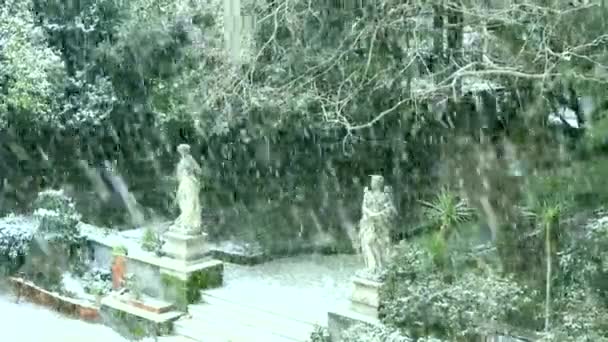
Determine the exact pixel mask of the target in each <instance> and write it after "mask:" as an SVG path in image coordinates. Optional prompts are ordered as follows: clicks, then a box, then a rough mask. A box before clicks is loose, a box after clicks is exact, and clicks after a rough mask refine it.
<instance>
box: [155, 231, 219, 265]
mask: <svg viewBox="0 0 608 342" xmlns="http://www.w3.org/2000/svg"><path fill="white" fill-rule="evenodd" d="M164 237H165V245H164V246H163V251H164V252H165V254H166V255H167V256H168V257H170V258H173V259H177V260H182V261H185V262H190V261H195V260H199V259H202V258H203V257H205V256H207V255H208V254H209V248H208V246H207V244H206V241H205V236H204V235H202V234H201V235H183V234H179V233H175V232H167V233H165V236H164Z"/></svg>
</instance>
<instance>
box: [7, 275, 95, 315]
mask: <svg viewBox="0 0 608 342" xmlns="http://www.w3.org/2000/svg"><path fill="white" fill-rule="evenodd" d="M9 282H10V284H11V286H12V288H13V290H14V291H15V294H16V295H17V298H18V299H21V298H25V299H27V300H28V301H30V302H33V303H36V304H39V305H42V306H45V307H47V308H50V309H52V310H54V311H57V312H60V313H62V314H65V315H67V316H70V317H74V318H78V319H81V320H84V321H89V322H99V321H100V316H99V308H98V307H95V306H93V305H90V304H88V303H84V302H83V301H79V300H77V299H73V298H69V297H65V296H62V295H59V294H57V293H53V292H49V291H47V290H45V289H43V288H40V287H38V286H36V285H35V284H33V283H31V282H28V281H26V280H24V279H22V278H17V277H10V278H9Z"/></svg>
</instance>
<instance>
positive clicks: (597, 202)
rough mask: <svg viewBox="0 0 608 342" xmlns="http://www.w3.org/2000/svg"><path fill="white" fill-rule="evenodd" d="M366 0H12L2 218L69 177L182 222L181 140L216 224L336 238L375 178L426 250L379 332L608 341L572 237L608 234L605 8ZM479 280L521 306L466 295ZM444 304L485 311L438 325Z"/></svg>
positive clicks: (595, 260) (109, 204)
mask: <svg viewBox="0 0 608 342" xmlns="http://www.w3.org/2000/svg"><path fill="white" fill-rule="evenodd" d="M355 3H357V2H355ZM355 3H353V5H352V6H351V5H348V4H347V2H335V1H312V0H286V1H272V0H269V1H262V2H256V3H243V4H242V8H241V17H239V18H236V17H234V16H231V14H230V13H225V12H224V5H225V4H224V3H223V2H222V1H219V0H210V1H206V2H198V1H188V0H171V1H168V0H167V1H165V0H132V1H121V0H99V1H93V0H78V1H77V0H73V1H60V0H44V1H42V0H41V1H39V0H0V161H1V162H0V178H1V179H0V189H2V191H1V192H0V212H2V214H4V213H8V212H19V211H27V210H30V209H31V205H30V203H33V199H34V198H35V197H36V194H37V193H38V191H40V190H42V189H46V188H63V189H65V191H66V192H67V193H69V195H70V196H71V197H72V198H74V199H75V205H76V207H77V208H78V211H79V212H81V213H82V214H83V220H84V221H88V222H92V223H97V224H102V225H108V226H112V227H115V228H124V227H128V226H133V225H136V224H140V223H141V220H140V218H138V217H136V216H137V215H136V213H143V215H144V218H145V219H146V220H157V219H159V218H160V219H163V218H170V217H172V216H174V215H175V210H176V208H175V205H174V204H173V194H174V189H175V184H174V183H173V178H172V172H173V168H174V165H175V163H176V158H177V157H176V153H175V147H176V146H177V145H178V144H180V143H189V144H191V145H192V147H193V154H194V155H195V158H196V159H197V160H199V161H200V163H201V164H202V166H203V167H204V169H205V179H204V191H203V194H202V199H203V203H204V204H205V210H206V213H205V215H207V216H209V219H213V222H214V225H212V231H211V232H210V233H211V235H212V236H213V237H214V238H222V239H226V238H231V237H236V238H241V239H247V240H256V241H258V242H260V243H261V244H262V245H264V246H265V248H267V249H268V250H270V251H271V252H273V253H280V252H282V251H285V250H286V249H289V248H292V247H293V248H295V247H294V246H298V247H300V248H302V246H316V247H318V248H321V247H322V248H329V249H333V250H336V249H337V250H342V251H343V250H350V249H351V240H352V238H353V237H354V236H355V233H354V232H355V230H356V222H357V220H358V218H359V216H358V215H359V207H360V201H361V195H362V189H363V187H364V186H366V185H367V182H368V175H370V174H378V173H379V174H383V175H384V176H385V177H386V178H387V181H388V183H390V184H391V185H392V186H393V188H394V194H395V196H396V202H397V207H398V209H399V212H400V223H399V225H398V227H397V229H396V230H395V232H394V238H395V241H398V240H401V239H403V238H406V237H407V238H410V239H411V238H412V236H418V238H419V240H420V241H419V242H417V243H419V244H420V246H421V247H420V248H421V250H416V252H415V253H418V254H416V255H418V256H420V258H416V259H415V260H418V261H417V262H421V261H420V260H426V259H424V258H422V256H425V258H426V256H428V258H429V259H428V260H430V261H429V262H428V263H427V264H425V265H426V266H424V267H422V266H420V267H421V268H420V269H417V270H414V271H412V270H403V269H399V268H395V269H393V270H392V271H391V272H392V273H391V274H390V275H389V278H390V277H393V278H394V279H400V280H403V279H408V282H416V281H418V283H416V284H415V285H412V286H408V287H407V288H404V287H399V286H395V287H392V288H389V289H388V290H387V299H386V300H387V306H386V308H387V309H386V310H387V312H386V322H387V323H388V324H390V325H393V326H394V327H396V328H398V329H402V330H403V331H407V333H408V334H410V335H421V336H422V335H428V334H435V335H437V336H440V337H442V338H447V339H450V340H454V339H457V338H464V337H463V336H465V337H467V336H468V337H470V335H471V334H480V333H486V332H487V331H488V329H490V328H487V325H485V324H486V323H488V322H485V320H486V319H487V320H499V321H508V322H509V324H513V325H518V326H522V328H525V329H529V330H536V331H540V330H544V331H546V332H549V331H552V330H553V329H552V327H554V326H555V327H557V326H560V325H563V326H565V327H569V325H568V324H573V325H572V328H571V329H569V330H567V331H566V330H564V331H562V330H560V331H557V332H555V336H558V337H557V339H558V340H560V341H565V338H566V337H564V336H566V335H567V336H568V337H567V338H572V340H573V341H574V340H576V341H582V339H580V338H582V337H581V336H586V337H585V338H587V340H589V341H591V340H593V341H600V340H602V339H605V338H606V336H605V333H604V332H602V331H603V330H602V329H601V327H600V325H601V324H600V323H597V324H598V325H594V324H595V323H594V324H590V323H589V322H590V321H593V322H599V321H601V319H599V318H598V317H604V316H603V315H604V314H605V313H604V311H605V309H604V307H605V304H604V303H603V302H602V300H604V299H601V298H604V296H605V293H604V291H605V290H604V289H603V287H604V286H605V285H603V282H602V281H601V279H603V278H602V277H604V273H605V270H603V269H602V268H601V267H600V266H598V265H601V260H603V258H602V257H600V256H599V255H598V254H594V253H591V252H589V251H592V250H597V251H598V253H600V252H599V251H601V248H599V247H598V249H585V248H582V247H581V246H587V245H586V244H593V246H601V244H605V241H604V239H605V237H604V236H603V235H602V234H597V229H599V228H597V227H604V225H603V223H602V224H599V226H598V225H597V224H596V225H595V226H594V225H593V224H590V223H589V222H590V220H591V221H592V222H595V221H593V220H596V221H597V220H599V221H597V222H603V221H602V217H603V216H601V215H600V214H598V211H597V210H598V209H601V207H602V206H603V204H604V203H605V201H606V200H608V191H606V190H605V189H606V187H605V186H604V182H603V180H604V175H605V174H606V171H608V159H606V157H605V152H606V147H607V146H608V145H607V140H606V137H607V134H608V131H607V128H608V126H607V123H608V121H607V120H608V117H607V115H606V113H607V112H606V108H608V102H607V101H606V99H605V92H606V90H607V88H606V80H607V66H606V62H607V60H608V53H607V50H606V43H607V40H608V36H606V34H605V32H607V21H606V20H607V19H606V18H608V15H607V14H608V9H607V8H606V3H605V1H604V0H585V1H581V0H579V1H558V0H542V1H541V0H529V1H493V0H383V1H374V2H358V3H357V4H356V5H355ZM235 23H240V24H238V25H237V24H235ZM235 25H236V27H245V28H246V29H242V30H241V31H242V32H240V38H239V39H240V42H241V47H242V48H241V49H240V50H236V52H237V53H236V54H235V50H234V49H233V48H227V47H232V46H233V45H234V41H233V40H234V39H235V37H236V36H239V35H238V34H237V33H234V32H237V31H234V30H233V28H234V27H235ZM227 41H228V43H227ZM106 161H107V162H106ZM126 190H128V191H126ZM125 191H126V192H125ZM125 193H127V194H130V195H125ZM100 199H101V200H100ZM134 203H136V205H135V204H134ZM590 227H596V228H590ZM594 229H595V230H594ZM601 229H604V228H601ZM594 232H596V233H594ZM594 234H595V235H594ZM480 244H481V245H483V244H486V245H488V246H489V247H488V248H489V250H490V252H488V253H487V254H484V257H483V258H482V257H479V256H474V257H473V256H471V255H477V254H476V253H477V249H475V248H477V247H478V245H480ZM409 253H414V252H412V251H411V250H401V252H399V253H398V258H400V257H401V258H405V257H407V256H408V255H410V254H409ZM589 253H591V254H589ZM602 253H603V252H602ZM397 260H399V259H397ZM412 262H413V261H412ZM575 263H581V265H582V266H580V265H579V266H580V267H579V266H576V265H578V264H576V265H575ZM548 265H552V267H549V266H548ZM592 266H593V267H592ZM408 267H414V266H413V265H408ZM416 267H417V266H416ZM594 267H595V268H594ZM602 267H603V266H602ZM547 269H549V270H547ZM488 272H490V273H491V274H492V276H488ZM580 272H583V273H580ZM412 274H423V275H424V276H423V277H418V276H416V277H414V276H412ZM416 279H418V280H416ZM421 279H422V280H421ZM420 281H422V282H420ZM395 283H399V281H395ZM547 284H549V285H547ZM474 285H475V286H481V289H482V290H483V291H485V292H490V293H492V295H493V296H494V297H492V298H494V300H495V301H499V300H503V299H504V300H507V299H510V300H511V301H512V302H510V304H509V305H508V306H504V307H503V306H500V307H493V306H488V305H485V304H484V303H485V302H484V301H487V298H481V297H480V298H477V297H475V298H468V299H467V300H466V301H465V302H463V301H462V298H460V297H458V296H461V295H462V294H461V292H462V291H465V290H467V289H468V290H467V291H473V290H471V289H474V288H475V287H473V286H474ZM552 286H555V287H556V289H555V290H554V291H550V289H551V287H552ZM389 287H390V286H389ZM439 288H447V289H448V290H446V291H445V292H441V291H440V290H439ZM433 289H438V291H440V292H441V293H443V294H442V296H440V297H432V298H435V299H429V297H425V298H426V299H425V300H427V302H411V301H420V298H422V297H421V296H420V294H419V293H417V292H415V291H418V290H419V291H423V290H424V291H431V290H433ZM480 291H481V290H480ZM467 293H468V292H467ZM547 293H549V294H547ZM453 294H458V295H453ZM592 295H593V296H598V297H597V298H599V299H597V298H596V297H589V296H592ZM552 296H553V297H552ZM554 297H555V298H554ZM589 298H594V299H593V300H590V299H589ZM520 299H521V300H520ZM395 301H401V302H395ZM428 301H430V302H428ZM550 302H552V303H553V306H549V303H550ZM391 303H392V304H391ZM395 303H402V304H403V303H407V305H405V306H400V305H396V306H395ZM429 303H434V304H433V305H439V306H433V305H430V304H429ZM530 303H532V304H530ZM577 303H578V304H577ZM581 303H585V304H584V305H592V306H593V308H594V310H582V311H576V310H574V309H573V308H575V307H577V305H579V304H580V305H583V304H581ZM589 303H592V304H589ZM441 305H449V306H451V307H453V308H455V309H454V310H456V311H454V312H451V311H450V312H451V313H450V314H452V313H453V314H454V315H456V313H457V312H459V311H458V310H461V309H462V308H463V307H466V308H467V310H468V311H470V312H475V315H474V316H475V320H473V319H471V317H451V318H450V320H449V322H447V323H446V322H444V323H438V322H439V320H440V319H439V318H440V317H443V315H444V314H445V311H444V310H440V308H441V307H442V306H441ZM402 307H405V308H406V310H414V308H419V307H420V308H426V311H424V313H423V312H422V311H418V310H414V311H413V312H409V311H408V312H403V311H400V310H402V309H401V308H402ZM582 307H585V306H582ZM475 310H477V311H475ZM560 310H565V311H560ZM560 312H568V315H561V314H560ZM411 315H421V317H420V320H421V321H420V322H422V323H420V322H418V321H417V322H418V323H420V324H418V323H417V324H418V325H417V326H415V327H412V326H408V324H410V323H411V320H410V319H409V317H411ZM437 315H438V316H437ZM577 315H578V316H577ZM581 315H582V316H585V315H587V316H589V315H595V316H594V317H587V316H585V317H586V318H585V317H582V316H581ZM422 316H424V317H422ZM425 317H426V318H425ZM438 317H439V318H438ZM581 317H582V318H581ZM480 318H483V319H482V320H484V322H479V321H478V320H479V319H480ZM425 319H426V321H425ZM435 319H437V321H434V320H435ZM553 320H564V322H561V323H559V324H558V323H555V324H553V323H552V322H553ZM576 320H582V322H585V323H584V324H583V323H580V324H582V325H576V324H579V323H576V324H575V323H572V322H579V321H576ZM522 322H523V323H522ZM482 323H483V324H482ZM524 323H525V324H524ZM587 323H589V324H587ZM602 324H603V323H602ZM574 326H576V329H575V328H573V327H574ZM482 327H486V328H483V329H482ZM484 329H485V330H484ZM577 329H578V330H577ZM560 334H561V335H560ZM576 334H579V335H576ZM598 334H599V335H598Z"/></svg>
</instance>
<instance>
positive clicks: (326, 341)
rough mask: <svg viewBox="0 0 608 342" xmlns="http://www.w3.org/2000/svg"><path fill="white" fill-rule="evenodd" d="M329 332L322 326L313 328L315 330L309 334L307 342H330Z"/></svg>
mask: <svg viewBox="0 0 608 342" xmlns="http://www.w3.org/2000/svg"><path fill="white" fill-rule="evenodd" d="M330 341H331V339H330V336H329V331H328V330H327V328H325V327H322V326H318V325H317V326H315V329H314V330H313V332H312V333H311V334H310V338H309V339H308V342H330Z"/></svg>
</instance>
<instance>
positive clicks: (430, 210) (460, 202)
mask: <svg viewBox="0 0 608 342" xmlns="http://www.w3.org/2000/svg"><path fill="white" fill-rule="evenodd" d="M420 203H421V204H422V205H423V206H424V215H425V216H426V218H427V219H428V220H429V221H431V223H432V224H434V225H436V226H437V227H438V228H439V232H440V234H441V235H442V237H443V238H444V239H447V238H448V236H449V235H451V234H452V233H453V232H456V233H457V231H456V228H457V227H458V226H460V225H461V224H463V223H465V222H468V221H470V220H471V219H472V218H473V216H474V211H473V209H472V208H471V207H470V206H469V204H468V203H467V201H466V200H465V199H463V198H460V197H458V196H457V195H456V194H454V192H452V191H450V190H449V189H447V188H443V189H441V191H439V193H438V194H437V196H436V197H435V199H434V200H433V201H432V202H427V201H420Z"/></svg>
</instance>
